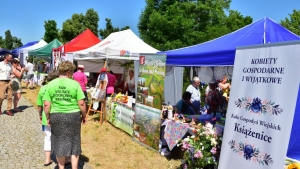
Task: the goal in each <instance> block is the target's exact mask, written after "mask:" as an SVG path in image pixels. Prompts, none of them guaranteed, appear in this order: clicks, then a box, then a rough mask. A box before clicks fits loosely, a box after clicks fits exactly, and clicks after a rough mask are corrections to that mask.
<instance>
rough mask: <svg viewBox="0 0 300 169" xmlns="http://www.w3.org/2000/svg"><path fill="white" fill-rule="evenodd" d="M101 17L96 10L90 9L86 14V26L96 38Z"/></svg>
mask: <svg viewBox="0 0 300 169" xmlns="http://www.w3.org/2000/svg"><path fill="white" fill-rule="evenodd" d="M98 22H99V16H98V13H97V12H96V11H95V10H94V9H92V8H91V9H88V10H87V11H86V13H85V18H84V26H85V28H89V29H90V30H91V31H92V32H93V33H94V34H95V35H96V36H98Z"/></svg>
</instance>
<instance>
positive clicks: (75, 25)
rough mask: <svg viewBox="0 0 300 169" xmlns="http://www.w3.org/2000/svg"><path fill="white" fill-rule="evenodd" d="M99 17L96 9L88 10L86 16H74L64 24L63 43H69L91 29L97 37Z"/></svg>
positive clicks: (62, 31)
mask: <svg viewBox="0 0 300 169" xmlns="http://www.w3.org/2000/svg"><path fill="white" fill-rule="evenodd" d="M98 22H99V16H98V13H97V12H96V11H94V9H88V10H87V11H86V14H85V15H83V14H82V13H80V14H77V13H75V14H73V15H72V17H71V19H67V20H66V21H65V22H63V26H62V30H61V32H60V34H61V38H62V41H63V42H68V41H70V40H72V39H74V38H75V37H76V36H78V35H79V34H81V33H82V32H83V31H85V30H86V29H87V28H89V29H90V30H91V31H92V32H93V33H94V34H95V35H96V36H98Z"/></svg>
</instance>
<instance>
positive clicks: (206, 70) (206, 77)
mask: <svg viewBox="0 0 300 169" xmlns="http://www.w3.org/2000/svg"><path fill="white" fill-rule="evenodd" d="M213 75H214V73H213V70H212V68H211V67H201V68H200V70H199V71H198V77H199V78H200V81H201V82H202V83H205V84H208V83H209V82H210V81H211V80H212V79H213V77H214V76H213Z"/></svg>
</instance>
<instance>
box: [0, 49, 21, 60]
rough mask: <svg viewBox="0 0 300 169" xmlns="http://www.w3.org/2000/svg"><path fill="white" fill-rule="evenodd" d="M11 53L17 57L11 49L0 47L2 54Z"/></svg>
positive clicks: (0, 53)
mask: <svg viewBox="0 0 300 169" xmlns="http://www.w3.org/2000/svg"><path fill="white" fill-rule="evenodd" d="M5 54H11V55H12V56H13V57H14V58H15V57H17V55H15V54H14V53H12V51H11V50H8V49H4V48H0V55H1V56H2V55H5Z"/></svg>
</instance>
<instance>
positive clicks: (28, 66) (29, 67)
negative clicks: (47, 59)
mask: <svg viewBox="0 0 300 169" xmlns="http://www.w3.org/2000/svg"><path fill="white" fill-rule="evenodd" d="M25 70H26V71H27V76H26V89H27V87H28V84H29V83H30V89H31V90H32V89H33V83H34V82H33V77H34V65H33V64H32V63H31V62H30V59H29V58H27V64H26V66H25Z"/></svg>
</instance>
